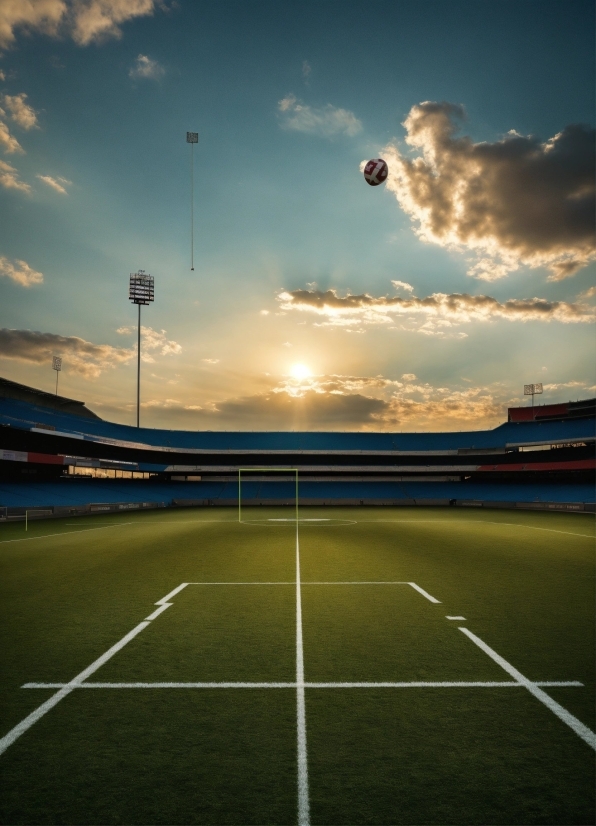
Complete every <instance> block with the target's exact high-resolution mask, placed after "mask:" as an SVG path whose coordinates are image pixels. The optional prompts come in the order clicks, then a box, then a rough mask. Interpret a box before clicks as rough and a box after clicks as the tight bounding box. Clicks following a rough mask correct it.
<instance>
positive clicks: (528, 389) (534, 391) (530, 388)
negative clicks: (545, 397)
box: [524, 382, 544, 407]
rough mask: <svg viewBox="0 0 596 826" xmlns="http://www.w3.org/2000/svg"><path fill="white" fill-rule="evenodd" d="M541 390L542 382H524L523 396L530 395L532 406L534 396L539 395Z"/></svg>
mask: <svg viewBox="0 0 596 826" xmlns="http://www.w3.org/2000/svg"><path fill="white" fill-rule="evenodd" d="M543 392H544V391H543V389H542V382H538V384H524V396H531V397H532V407H534V396H540V395H542V393H543Z"/></svg>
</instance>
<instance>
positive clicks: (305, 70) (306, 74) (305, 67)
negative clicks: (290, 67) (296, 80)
mask: <svg viewBox="0 0 596 826" xmlns="http://www.w3.org/2000/svg"><path fill="white" fill-rule="evenodd" d="M311 72H312V67H311V65H310V63H309V62H308V60H303V61H302V77H303V78H304V82H305V83H306V84H308V79H309V78H310V75H311Z"/></svg>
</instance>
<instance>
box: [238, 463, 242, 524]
mask: <svg viewBox="0 0 596 826" xmlns="http://www.w3.org/2000/svg"><path fill="white" fill-rule="evenodd" d="M241 478H242V471H241V470H240V468H238V522H242V507H241V505H240V502H241V501H242V499H241V495H240V494H241V482H240V479H241Z"/></svg>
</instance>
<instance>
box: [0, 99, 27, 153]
mask: <svg viewBox="0 0 596 826" xmlns="http://www.w3.org/2000/svg"><path fill="white" fill-rule="evenodd" d="M0 114H2V110H0ZM0 146H1V147H2V148H3V149H4V151H5V152H6V154H7V155H13V154H14V153H15V152H19V153H21V154H24V152H25V150H24V149H23V147H22V146H21V144H20V143H19V142H18V140H17V139H16V138H15V136H14V135H11V133H10V129H9V128H8V126H7V125H6V124H5V123H4V121H1V120H0Z"/></svg>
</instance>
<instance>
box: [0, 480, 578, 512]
mask: <svg viewBox="0 0 596 826" xmlns="http://www.w3.org/2000/svg"><path fill="white" fill-rule="evenodd" d="M294 493H295V488H294V485H293V483H291V482H263V483H260V482H246V483H243V485H242V498H243V499H244V498H245V497H246V500H250V499H253V500H254V499H261V500H268V499H278V500H279V499H284V498H287V499H288V500H289V501H290V500H292V501H293V497H294ZM237 496H238V486H237V485H236V484H235V483H230V482H163V483H160V482H156V483H154V482H143V481H136V480H128V479H116V480H109V481H103V480H101V479H60V480H59V481H57V482H33V483H32V482H17V483H10V484H0V507H8V508H41V507H50V506H51V507H54V506H76V505H86V504H89V503H90V502H94V503H100V502H110V503H114V502H147V501H152V502H153V501H157V502H164V503H165V504H166V505H171V504H172V500H174V499H178V500H180V499H190V500H212V501H213V502H214V504H217V503H218V501H221V500H228V501H229V500H235V499H237ZM300 498H301V499H303V498H304V499H318V500H320V501H321V502H323V501H330V500H334V499H351V500H358V501H359V500H364V501H366V500H369V501H370V500H394V501H398V500H412V499H414V500H417V501H422V500H429V499H443V500H445V499H457V500H464V499H469V500H483V501H492V502H515V501H519V502H584V503H589V502H594V487H593V486H592V485H590V484H547V483H545V484H528V483H526V484H521V483H520V484H506V485H504V484H497V483H495V484H491V483H488V482H478V483H476V482H474V483H470V482H316V483H314V482H304V483H303V484H301V485H300Z"/></svg>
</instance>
